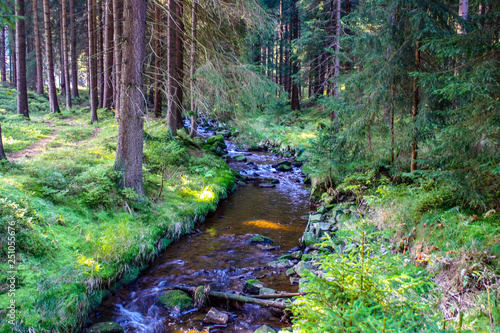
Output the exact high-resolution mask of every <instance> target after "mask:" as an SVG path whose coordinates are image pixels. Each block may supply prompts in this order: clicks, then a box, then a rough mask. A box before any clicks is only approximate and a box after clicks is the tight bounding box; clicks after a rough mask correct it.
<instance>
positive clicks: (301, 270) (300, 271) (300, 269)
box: [293, 261, 314, 276]
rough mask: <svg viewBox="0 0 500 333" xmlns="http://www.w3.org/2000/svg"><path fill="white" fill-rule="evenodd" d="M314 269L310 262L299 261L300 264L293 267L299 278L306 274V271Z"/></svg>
mask: <svg viewBox="0 0 500 333" xmlns="http://www.w3.org/2000/svg"><path fill="white" fill-rule="evenodd" d="M313 267H314V266H313V264H311V263H310V262H305V261H299V263H298V264H297V265H295V266H294V267H293V270H294V271H295V273H296V274H297V275H298V276H302V274H304V270H306V269H307V270H312V269H313Z"/></svg>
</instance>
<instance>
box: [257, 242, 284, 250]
mask: <svg viewBox="0 0 500 333" xmlns="http://www.w3.org/2000/svg"><path fill="white" fill-rule="evenodd" d="M257 247H258V248H259V249H261V250H262V251H275V250H277V249H279V248H280V247H279V246H272V245H267V244H266V245H264V244H257Z"/></svg>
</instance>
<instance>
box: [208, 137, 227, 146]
mask: <svg viewBox="0 0 500 333" xmlns="http://www.w3.org/2000/svg"><path fill="white" fill-rule="evenodd" d="M216 142H222V143H224V136H222V135H214V136H211V137H209V138H208V139H207V144H209V145H213V144H214V143H216Z"/></svg>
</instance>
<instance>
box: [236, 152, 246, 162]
mask: <svg viewBox="0 0 500 333" xmlns="http://www.w3.org/2000/svg"><path fill="white" fill-rule="evenodd" d="M233 158H234V160H235V161H236V162H246V161H247V157H246V156H245V155H241V154H240V155H236V156H235V157H233Z"/></svg>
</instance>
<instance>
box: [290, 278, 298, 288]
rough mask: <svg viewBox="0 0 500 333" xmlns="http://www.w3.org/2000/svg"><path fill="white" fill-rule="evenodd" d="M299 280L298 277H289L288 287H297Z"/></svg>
mask: <svg viewBox="0 0 500 333" xmlns="http://www.w3.org/2000/svg"><path fill="white" fill-rule="evenodd" d="M299 281H300V278H298V277H293V276H291V277H290V285H292V286H297V285H298V284H299Z"/></svg>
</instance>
